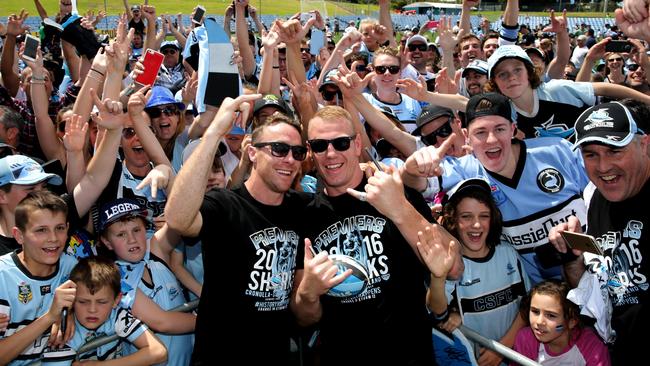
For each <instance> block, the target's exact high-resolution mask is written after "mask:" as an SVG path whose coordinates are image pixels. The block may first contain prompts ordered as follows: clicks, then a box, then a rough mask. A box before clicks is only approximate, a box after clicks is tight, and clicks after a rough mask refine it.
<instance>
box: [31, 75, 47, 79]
mask: <svg viewBox="0 0 650 366" xmlns="http://www.w3.org/2000/svg"><path fill="white" fill-rule="evenodd" d="M32 80H36V81H45V76H34V74H32Z"/></svg>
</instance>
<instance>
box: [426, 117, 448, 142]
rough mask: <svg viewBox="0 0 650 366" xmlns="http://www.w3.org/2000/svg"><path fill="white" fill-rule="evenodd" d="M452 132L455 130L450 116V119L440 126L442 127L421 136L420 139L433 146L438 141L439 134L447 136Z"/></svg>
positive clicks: (443, 136)
mask: <svg viewBox="0 0 650 366" xmlns="http://www.w3.org/2000/svg"><path fill="white" fill-rule="evenodd" d="M452 132H453V131H452V130H451V117H449V121H447V122H445V124H444V125H442V126H440V128H438V129H437V130H435V131H433V132H431V133H430V134H428V135H422V136H421V137H420V140H422V142H423V143H424V144H425V145H427V146H433V145H435V144H436V143H437V142H438V141H437V138H438V136H440V137H442V138H445V137H448V136H449V135H451V133H452Z"/></svg>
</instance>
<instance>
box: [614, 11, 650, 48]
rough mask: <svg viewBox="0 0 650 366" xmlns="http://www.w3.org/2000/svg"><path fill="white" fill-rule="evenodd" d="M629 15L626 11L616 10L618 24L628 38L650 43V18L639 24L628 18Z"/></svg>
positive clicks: (642, 20)
mask: <svg viewBox="0 0 650 366" xmlns="http://www.w3.org/2000/svg"><path fill="white" fill-rule="evenodd" d="M627 16H628V13H626V12H625V10H624V9H616V12H615V17H616V24H617V25H618V27H619V28H620V29H621V31H623V33H625V35H626V36H628V37H632V38H639V39H643V40H645V41H648V42H650V17H645V18H643V19H641V20H640V21H638V22H633V21H631V20H630V19H628V18H627Z"/></svg>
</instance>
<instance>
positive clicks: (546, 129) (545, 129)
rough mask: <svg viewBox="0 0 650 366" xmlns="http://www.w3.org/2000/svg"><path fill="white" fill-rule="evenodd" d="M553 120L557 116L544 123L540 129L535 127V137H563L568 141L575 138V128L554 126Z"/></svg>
mask: <svg viewBox="0 0 650 366" xmlns="http://www.w3.org/2000/svg"><path fill="white" fill-rule="evenodd" d="M553 118H555V115H552V116H551V118H549V119H548V120H547V121H546V122H544V123H542V124H541V125H540V126H539V127H535V136H536V137H561V138H563V139H568V138H570V137H571V136H573V133H574V132H575V129H574V128H569V126H567V125H566V124H564V123H558V124H553Z"/></svg>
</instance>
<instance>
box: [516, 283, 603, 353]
mask: <svg viewBox="0 0 650 366" xmlns="http://www.w3.org/2000/svg"><path fill="white" fill-rule="evenodd" d="M568 293H569V286H568V284H567V283H565V282H559V281H551V280H549V281H543V282H540V283H538V284H537V285H535V286H534V287H533V289H532V290H531V291H530V295H529V296H528V298H527V299H525V300H524V301H523V302H522V308H521V311H522V315H524V316H525V317H526V318H527V319H528V320H529V322H530V326H528V327H526V328H523V329H521V330H520V331H519V333H517V338H516V340H515V345H514V347H513V348H514V350H515V351H517V352H519V353H521V354H522V355H524V356H526V357H528V358H530V359H532V360H535V361H537V362H539V363H541V364H542V365H572V366H609V365H610V361H609V352H608V351H607V347H606V346H605V344H604V343H603V341H602V340H601V339H600V338H598V336H597V335H596V333H595V332H594V331H592V330H591V329H590V328H582V327H581V326H580V318H579V315H580V308H579V307H578V305H576V304H574V303H572V302H571V301H569V300H568V299H567V298H566V297H567V294H568ZM513 365H514V364H513Z"/></svg>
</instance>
